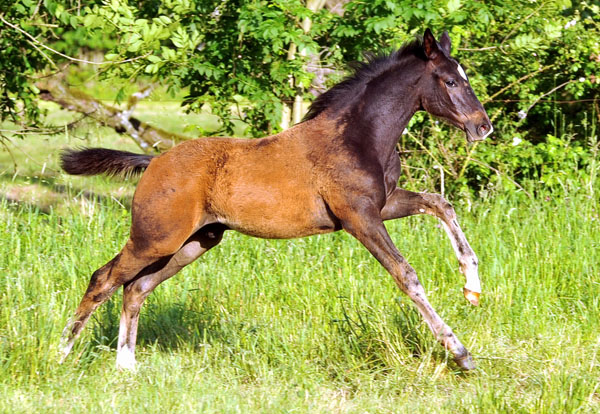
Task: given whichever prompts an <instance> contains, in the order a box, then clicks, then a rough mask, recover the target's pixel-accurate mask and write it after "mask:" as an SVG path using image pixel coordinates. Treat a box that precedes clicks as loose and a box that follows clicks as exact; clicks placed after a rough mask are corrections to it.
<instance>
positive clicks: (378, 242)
mask: <svg viewBox="0 0 600 414" xmlns="http://www.w3.org/2000/svg"><path fill="white" fill-rule="evenodd" d="M341 221H342V226H343V228H344V230H346V231H347V232H348V233H350V234H352V235H353V236H354V237H356V238H357V239H358V240H359V241H360V242H361V243H362V244H363V245H364V246H365V247H366V248H367V249H368V250H369V251H370V252H371V254H372V255H373V256H375V258H376V259H377V260H378V261H379V263H381V264H382V265H383V267H385V269H386V270H387V271H388V272H389V273H390V274H391V275H392V276H393V277H394V280H395V281H396V284H397V285H398V287H400V289H401V290H402V291H403V292H404V293H406V294H407V295H408V296H409V297H410V298H411V300H412V301H413V302H414V303H415V305H416V306H417V309H418V310H419V312H420V313H421V315H422V316H423V318H424V319H425V322H427V325H429V328H430V329H431V331H432V332H433V334H434V336H435V337H436V339H437V340H438V341H439V342H440V343H441V344H442V345H443V346H444V348H446V349H447V350H448V351H449V352H451V353H452V355H453V356H454V361H455V362H456V363H457V364H458V365H459V366H460V367H461V368H463V369H465V370H471V369H474V368H475V363H474V362H473V358H472V357H471V354H469V352H468V351H467V349H466V348H465V347H464V346H463V344H462V343H461V342H460V341H459V340H458V338H457V337H456V335H454V333H453V332H452V329H450V327H449V326H448V325H446V323H445V322H444V321H443V320H442V318H441V317H440V316H439V315H438V314H437V312H436V311H435V310H434V309H433V307H432V306H431V304H430V303H429V301H428V300H427V297H426V296H425V289H424V288H423V285H421V282H419V279H418V277H417V273H416V272H415V270H414V269H413V268H412V266H410V264H408V262H406V260H405V259H404V257H402V255H401V254H400V252H399V251H398V249H397V248H396V246H395V245H394V242H393V241H392V239H391V238H390V236H389V234H388V233H387V230H386V229H385V226H384V225H383V220H382V219H381V216H380V213H379V211H378V209H377V208H376V207H375V206H374V205H372V204H368V205H366V206H363V208H361V209H360V211H350V212H348V211H346V212H345V214H344V218H342V220H341Z"/></svg>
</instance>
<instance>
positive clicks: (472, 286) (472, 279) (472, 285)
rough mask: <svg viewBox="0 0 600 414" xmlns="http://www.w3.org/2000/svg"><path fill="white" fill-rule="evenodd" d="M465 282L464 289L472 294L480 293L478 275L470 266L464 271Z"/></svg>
mask: <svg viewBox="0 0 600 414" xmlns="http://www.w3.org/2000/svg"><path fill="white" fill-rule="evenodd" d="M464 274H465V277H466V278H467V282H466V283H465V288H466V289H469V290H470V291H472V292H476V293H481V282H480V281H479V275H478V274H477V269H476V268H473V267H472V266H468V267H467V268H466V269H465V271H464Z"/></svg>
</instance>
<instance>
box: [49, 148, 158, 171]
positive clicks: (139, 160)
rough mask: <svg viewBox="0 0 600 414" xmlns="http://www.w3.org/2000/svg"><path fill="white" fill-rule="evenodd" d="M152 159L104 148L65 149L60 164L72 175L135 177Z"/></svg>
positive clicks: (150, 156)
mask: <svg viewBox="0 0 600 414" xmlns="http://www.w3.org/2000/svg"><path fill="white" fill-rule="evenodd" d="M152 158H154V156H153V155H144V154H134V153H133V152H126V151H117V150H111V149H106V148H84V149H78V150H75V149H66V150H64V151H63V152H62V153H61V154H60V164H61V167H62V169H63V170H65V171H66V172H67V173H69V174H72V175H96V174H107V175H135V174H140V173H141V172H142V171H144V170H145V169H146V167H148V164H150V161H151V160H152Z"/></svg>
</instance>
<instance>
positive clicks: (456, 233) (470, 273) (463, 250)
mask: <svg viewBox="0 0 600 414" xmlns="http://www.w3.org/2000/svg"><path fill="white" fill-rule="evenodd" d="M415 214H430V215H432V216H435V217H437V218H439V219H440V221H441V222H442V225H443V226H444V230H446V233H447V234H448V237H449V238H450V242H451V243H452V247H453V248H454V252H455V253H456V257H457V259H458V263H459V264H460V271H461V272H462V274H464V275H465V278H466V283H465V287H464V288H463V293H464V295H465V298H466V299H467V300H468V301H469V302H471V303H472V304H473V305H475V306H477V305H479V294H480V293H481V282H480V281H479V275H478V271H477V267H478V260H477V256H476V255H475V252H474V251H473V249H472V248H471V246H470V245H469V242H468V241H467V238H466V237H465V235H464V233H463V231H462V229H461V228H460V226H459V225H458V220H457V219H456V212H455V211H454V208H452V205H451V204H450V203H449V202H448V201H446V200H445V199H444V197H442V196H441V195H439V194H430V193H414V192H412V191H407V190H403V189H401V188H396V189H395V190H394V192H393V193H392V195H391V196H390V197H389V198H388V199H387V202H386V204H385V207H384V208H383V210H382V211H381V217H382V218H383V219H384V220H392V219H396V218H401V217H406V216H412V215H415Z"/></svg>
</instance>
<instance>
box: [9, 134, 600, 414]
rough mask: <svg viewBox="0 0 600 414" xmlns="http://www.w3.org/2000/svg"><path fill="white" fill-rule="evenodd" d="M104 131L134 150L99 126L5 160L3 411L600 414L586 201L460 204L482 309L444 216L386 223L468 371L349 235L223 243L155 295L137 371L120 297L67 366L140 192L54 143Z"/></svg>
mask: <svg viewBox="0 0 600 414" xmlns="http://www.w3.org/2000/svg"><path fill="white" fill-rule="evenodd" d="M95 133H98V134H103V135H105V137H104V138H103V139H102V140H101V142H98V143H97V144H102V145H108V146H119V147H121V148H122V147H123V146H122V144H126V146H127V145H130V144H129V143H126V142H120V141H119V140H122V138H119V137H117V136H115V135H111V134H106V131H104V130H102V131H94V130H91V131H88V132H87V133H83V132H77V134H80V135H81V137H77V138H76V137H73V136H69V137H67V136H58V137H55V138H53V139H52V141H51V142H50V141H48V145H49V147H48V146H46V147H44V146H42V145H40V140H43V139H42V138H39V137H37V138H32V139H28V140H26V141H22V142H17V144H18V145H20V147H21V148H22V149H23V153H27V154H28V155H27V157H29V159H32V160H34V161H31V162H30V163H29V164H25V163H24V162H23V159H25V156H22V155H19V154H21V153H17V152H16V151H15V156H17V157H21V158H19V159H18V161H19V168H20V169H21V170H19V171H17V172H16V173H15V172H14V171H11V168H12V167H11V165H12V164H11V163H10V162H9V161H8V160H9V159H8V158H0V165H1V166H2V171H3V175H2V177H0V190H1V191H2V194H3V195H4V197H3V200H2V201H0V231H1V232H2V234H1V239H0V240H1V241H0V274H1V275H2V277H1V278H0V395H2V396H3V398H1V399H0V412H27V413H30V412H39V411H47V412H92V413H94V412H119V413H128V412H135V413H137V412H144V411H146V412H207V413H211V412H214V413H238V412H241V413H247V412H257V413H259V412H260V413H262V412H268V413H279V412H281V413H288V412H298V413H309V412H310V413H330V412H343V413H365V412H368V413H386V412H390V413H392V412H393V413H396V412H422V413H431V412H436V413H440V412H442V413H443V412H447V413H462V412H465V413H471V412H472V413H490V412H526V413H560V412H598V411H600V386H599V378H600V355H599V354H600V352H599V351H600V329H599V328H600V326H599V319H600V306H599V305H600V304H599V302H600V281H599V279H598V271H599V262H600V255H599V254H598V252H599V251H600V223H599V220H600V218H599V211H600V208H599V206H600V203H599V200H598V199H597V198H592V197H589V196H587V195H586V194H573V195H570V196H563V197H558V198H547V199H541V200H531V201H525V202H524V201H523V200H522V199H521V198H519V199H517V198H515V197H511V196H508V195H497V196H496V197H495V198H492V199H489V200H487V201H479V202H476V203H474V204H473V205H472V206H471V207H470V208H467V205H463V204H462V203H460V202H456V203H455V204H456V208H457V211H458V214H459V217H460V220H461V223H462V225H463V229H464V230H465V233H466V234H467V237H468V238H469V241H470V242H471V245H472V246H473V248H474V250H475V251H476V253H477V254H478V256H479V258H480V263H481V265H480V274H481V278H482V280H483V288H484V294H483V296H482V305H481V306H480V307H478V308H474V307H472V306H470V305H469V304H468V303H467V302H466V300H465V299H464V298H463V297H462V293H461V289H462V285H463V279H462V276H461V275H460V273H459V272H458V269H457V268H458V264H457V261H456V259H455V257H454V254H453V252H452V249H451V247H450V243H449V241H448V240H447V238H446V236H445V234H444V232H443V230H442V229H441V228H440V227H439V226H438V224H437V222H436V221H435V220H434V219H432V218H430V217H412V218H406V219H402V220H398V221H395V222H390V223H389V224H388V229H389V231H390V233H391V235H392V238H393V239H394V240H395V241H396V243H397V245H398V247H399V248H400V250H401V251H402V252H403V253H404V255H405V256H406V257H407V259H408V260H409V261H410V262H411V263H412V265H413V266H414V267H415V269H416V270H417V272H418V274H419V275H420V278H421V281H422V282H423V284H424V286H425V288H426V290H427V292H428V295H429V299H430V301H431V303H432V304H433V306H434V307H435V308H436V310H437V311H438V312H439V313H440V315H441V316H442V317H443V318H444V319H445V321H446V322H447V323H448V324H449V325H450V326H451V327H453V329H454V331H455V332H456V333H457V335H458V336H459V338H460V339H461V340H462V341H463V343H464V344H465V345H466V346H467V348H468V349H469V350H470V351H471V352H472V353H473V355H474V357H475V359H476V361H477V363H478V366H479V367H478V369H477V370H476V371H475V372H473V373H470V374H462V373H460V372H459V371H458V370H457V368H456V366H455V365H454V363H453V362H452V361H451V360H449V358H448V355H446V353H445V352H444V351H443V349H442V348H441V347H440V346H439V345H438V344H437V343H436V341H435V340H434V339H433V337H432V335H431V334H430V332H429V330H428V329H427V327H426V326H425V324H424V323H423V322H422V320H421V318H420V317H419V315H418V313H417V311H416V309H415V307H414V306H413V305H412V304H411V303H410V301H409V300H408V298H406V297H404V296H403V295H402V294H401V293H400V292H399V290H398V289H397V288H396V286H395V285H394V283H393V281H392V278H391V277H390V276H389V275H387V274H386V273H385V271H384V270H383V269H382V268H381V267H380V266H379V264H378V263H377V262H376V261H375V260H374V259H373V258H372V257H370V255H369V254H368V253H367V252H366V250H365V249H364V248H363V247H362V246H360V245H359V244H358V243H357V242H356V241H355V240H353V239H352V238H351V237H350V236H348V235H347V234H344V233H336V234H332V235H325V236H318V237H310V238H305V239H297V240H291V241H271V240H258V239H252V238H249V237H246V236H243V235H239V234H236V233H231V232H228V233H226V235H225V238H224V240H223V242H222V243H221V244H220V245H219V246H218V247H217V248H216V249H214V250H213V251H211V252H209V253H208V254H206V255H205V256H203V257H202V258H201V259H200V260H199V261H197V262H195V263H194V264H192V265H190V266H188V267H187V268H186V269H184V270H183V271H182V272H181V273H179V274H178V275H176V276H175V277H174V278H172V279H171V280H169V281H167V282H165V283H164V284H162V285H161V286H159V287H158V288H157V289H156V290H155V292H154V293H153V294H152V295H151V296H150V297H149V298H148V300H147V302H146V305H145V306H144V308H143V310H142V315H141V322H140V329H139V335H138V347H137V358H138V363H139V369H138V371H137V372H136V373H129V372H119V371H117V370H116V369H115V367H114V366H115V355H116V352H115V343H116V335H117V332H118V319H119V314H120V296H121V295H120V292H119V293H118V294H116V295H115V296H114V297H113V299H111V301H109V302H108V303H107V304H105V305H104V306H103V307H102V308H101V309H99V310H98V311H97V312H96V313H95V316H94V318H93V319H92V320H91V322H90V323H89V324H88V326H87V327H86V329H85V331H84V333H83V334H82V336H81V338H80V339H79V340H78V341H77V343H76V345H75V348H74V350H73V352H72V354H71V355H70V357H69V359H68V360H67V361H66V363H65V364H63V365H59V364H58V354H57V346H58V342H59V338H60V335H61V332H62V329H63V327H64V324H65V322H66V321H67V319H68V318H69V317H70V316H71V315H72V313H73V311H74V310H75V307H76V306H77V304H78V301H79V300H80V299H81V296H82V295H83V292H84V291H85V288H86V287H87V283H88V281H89V276H90V275H91V273H92V272H93V271H94V270H95V269H96V268H98V267H99V266H101V265H102V264H104V263H105V262H106V261H108V260H110V259H111V258H112V257H113V256H114V254H116V253H117V252H118V250H119V249H120V248H121V246H122V244H123V243H124V241H125V240H126V238H127V233H128V229H129V213H128V210H127V205H128V200H129V198H130V197H131V193H132V191H133V188H134V187H133V183H130V182H123V181H115V180H112V181H111V180H107V179H103V178H87V179H81V178H77V179H76V178H72V177H67V176H65V175H63V174H61V173H59V172H58V171H57V170H58V168H57V167H56V151H57V150H56V148H60V147H62V146H65V145H73V143H74V142H75V144H77V143H79V141H78V140H82V145H89V142H87V141H86V139H87V140H88V141H89V140H92V141H93V140H95V139H97V138H95V137H96V136H97V135H95ZM86 134H87V136H86ZM94 145H96V143H94ZM132 149H134V148H132ZM5 155H6V154H1V156H2V157H5ZM44 162H45V163H46V168H45V170H44V173H43V174H42V173H41V167H40V165H43V163H44ZM23 188H29V189H30V192H26V191H24V190H22V189H23ZM20 189H21V190H20ZM44 189H45V190H46V191H47V194H46V195H44V194H42V190H44ZM84 190H85V191H84ZM90 190H91V191H93V193H94V194H90V192H89V191H90ZM19 191H21V192H19ZM86 191H87V192H86ZM11 192H12V193H11ZM9 193H10V194H13V196H11V197H7V194H9ZM40 194H41V195H40ZM115 194H116V195H115ZM596 197H597V196H596Z"/></svg>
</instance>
